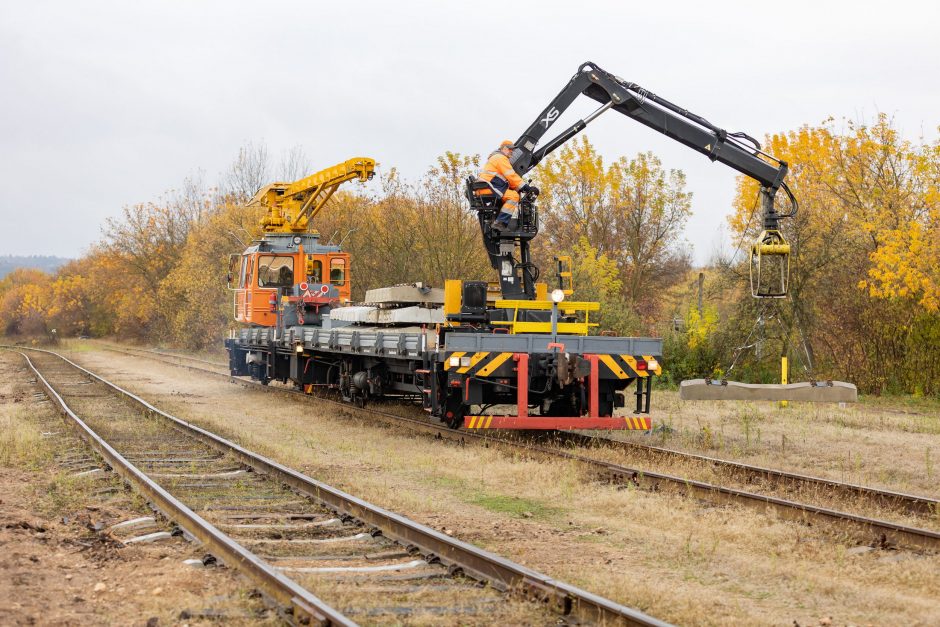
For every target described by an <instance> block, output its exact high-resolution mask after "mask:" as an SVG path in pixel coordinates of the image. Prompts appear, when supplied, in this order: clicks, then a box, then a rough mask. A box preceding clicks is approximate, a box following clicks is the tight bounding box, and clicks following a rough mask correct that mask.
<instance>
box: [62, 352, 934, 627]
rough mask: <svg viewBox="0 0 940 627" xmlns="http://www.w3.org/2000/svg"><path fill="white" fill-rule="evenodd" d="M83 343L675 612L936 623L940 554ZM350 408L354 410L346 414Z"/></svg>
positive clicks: (563, 569) (581, 574) (716, 617)
mask: <svg viewBox="0 0 940 627" xmlns="http://www.w3.org/2000/svg"><path fill="white" fill-rule="evenodd" d="M74 357H75V358H76V359H77V360H78V361H80V362H82V363H84V364H86V365H87V366H89V367H91V368H92V369H96V370H100V371H101V372H102V373H105V374H106V375H107V376H110V377H112V378H113V379H114V380H115V381H116V382H118V383H122V384H124V385H126V386H127V387H128V388H130V389H132V390H133V391H136V392H138V393H140V394H142V395H143V396H144V397H145V398H148V399H150V400H152V401H153V402H155V403H157V404H158V405H160V406H162V407H164V408H166V409H167V410H169V411H172V412H174V413H177V414H178V415H180V416H182V417H184V418H186V419H188V420H191V421H193V422H195V423H197V424H200V425H203V426H206V427H207V428H210V429H212V430H214V431H217V432H220V433H223V434H225V435H228V436H229V437H232V438H233V439H235V440H237V441H239V442H240V443H242V444H244V445H246V446H248V447H249V448H252V449H254V450H258V451H259V452H261V453H263V454H266V455H270V456H272V457H274V458H276V459H278V460H279V461H282V462H284V463H286V464H288V465H291V466H294V467H297V468H301V469H303V470H304V471H305V472H307V473H308V474H311V475H312V476H315V477H317V478H320V479H322V480H324V481H327V482H329V483H332V484H334V485H337V486H338V487H341V488H344V489H347V490H349V491H351V492H353V493H354V494H357V495H359V496H362V497H363V498H366V499H368V500H371V501H373V502H375V503H377V504H380V505H383V506H385V507H388V508H390V509H393V510H395V511H398V512H400V513H402V514H405V515H408V516H410V517H412V518H414V519H416V520H418V521H421V522H424V523H426V524H429V525H431V526H433V527H436V528H438V529H442V530H444V531H445V532H449V533H453V534H454V535H456V536H458V537H460V538H462V539H465V540H468V541H470V542H474V543H476V544H478V545H481V546H484V547H486V548H489V549H491V550H493V551H496V552H498V553H501V554H503V555H506V556H507V557H510V558H512V559H515V560H517V561H520V562H522V563H523V564H526V565H529V566H531V567H533V568H536V569H539V570H542V571H545V572H547V573H548V574H550V575H552V576H555V577H557V578H559V579H562V580H566V581H569V582H571V583H574V584H576V585H580V586H583V587H585V588H587V589H589V590H591V591H593V592H596V593H598V594H602V595H604V596H608V597H610V598H612V599H615V600H617V601H619V602H621V603H624V604H627V605H631V606H634V607H638V608H640V609H643V610H644V611H647V612H649V613H651V614H653V615H654V616H658V617H660V618H663V619H665V620H670V621H673V622H676V623H679V624H787V625H792V624H793V623H794V622H796V623H797V624H799V625H804V626H805V625H814V624H818V623H819V622H820V621H822V622H823V623H825V622H826V621H828V619H829V617H830V616H832V617H833V623H832V624H868V623H873V624H924V625H926V624H935V623H937V622H940V602H938V600H937V596H936V590H937V589H940V558H937V557H935V556H934V557H922V556H916V555H910V554H905V553H894V552H885V551H870V550H866V549H865V548H864V547H861V548H857V547H855V546H854V545H853V544H851V543H846V544H842V543H839V542H835V541H833V540H832V538H830V537H827V536H823V535H821V534H818V533H817V532H815V531H814V530H813V529H810V528H807V527H804V526H801V525H797V524H794V523H789V522H783V521H778V520H775V519H773V518H770V517H766V516H763V515H759V514H756V513H753V512H749V511H745V510H742V509H739V508H736V507H708V506H703V505H702V504H700V503H698V502H695V501H691V500H688V499H685V498H682V497H675V496H664V495H656V494H649V493H643V492H638V491H636V490H630V489H627V490H618V489H617V488H615V487H611V486H606V485H598V484H594V483H590V482H588V481H586V479H585V478H584V477H582V476H581V474H580V471H579V470H578V469H577V468H576V467H573V466H570V465H568V464H566V463H562V462H542V463H539V462H533V461H525V460H515V459H510V458H508V457H506V456H505V455H503V454H501V453H499V452H497V451H493V450H481V449H476V448H470V449H464V448H461V447H458V446H455V445H452V444H446V443H440V442H434V441H430V440H427V439H425V438H421V437H415V436H412V435H409V434H407V433H402V432H398V431H397V430H394V429H386V428H381V427H378V426H376V425H373V424H370V423H369V421H368V420H367V419H364V418H362V417H353V414H352V412H342V410H339V412H338V410H337V409H336V408H335V407H332V406H327V405H322V406H317V405H313V404H308V403H298V402H291V401H289V400H284V399H280V398H274V397H271V396H270V395H267V394H263V393H260V392H256V391H252V390H246V389H243V388H241V387H237V386H233V385H231V384H228V383H225V382H223V381H220V380H218V379H216V378H212V377H208V376H202V375H199V374H196V373H193V372H192V371H188V370H184V369H180V368H176V367H173V366H169V365H164V364H159V363H156V362H153V361H149V360H146V359H143V358H133V357H125V356H122V355H117V354H114V353H104V352H100V353H99V352H94V351H87V352H81V353H75V355H74ZM341 413H345V414H346V415H345V416H343V415H340V414H341Z"/></svg>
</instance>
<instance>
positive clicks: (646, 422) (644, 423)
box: [624, 416, 653, 431]
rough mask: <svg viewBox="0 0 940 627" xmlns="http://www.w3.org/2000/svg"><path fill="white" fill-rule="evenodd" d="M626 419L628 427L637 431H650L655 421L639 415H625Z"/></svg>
mask: <svg viewBox="0 0 940 627" xmlns="http://www.w3.org/2000/svg"><path fill="white" fill-rule="evenodd" d="M624 420H626V421H627V428H628V429H635V430H637V431H649V430H650V428H651V424H652V422H653V421H652V420H651V419H650V418H640V417H639V416H625V417H624Z"/></svg>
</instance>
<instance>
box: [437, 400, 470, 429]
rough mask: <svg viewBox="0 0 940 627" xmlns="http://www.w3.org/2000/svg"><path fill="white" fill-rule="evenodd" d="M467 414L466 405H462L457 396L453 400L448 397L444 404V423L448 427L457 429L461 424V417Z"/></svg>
mask: <svg viewBox="0 0 940 627" xmlns="http://www.w3.org/2000/svg"><path fill="white" fill-rule="evenodd" d="M466 414H467V407H466V405H464V404H463V403H462V402H461V401H460V399H459V397H458V398H457V399H456V400H455V399H454V398H448V399H447V403H446V404H445V405H444V418H443V420H444V424H445V425H447V426H448V427H450V428H451V429H459V428H460V427H462V426H463V417H464V416H465V415H466Z"/></svg>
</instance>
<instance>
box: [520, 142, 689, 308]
mask: <svg viewBox="0 0 940 627" xmlns="http://www.w3.org/2000/svg"><path fill="white" fill-rule="evenodd" d="M538 183H539V185H540V188H541V190H542V195H541V196H540V199H539V201H540V202H539V209H540V218H541V220H542V236H541V238H540V241H538V242H537V244H536V250H537V252H538V256H539V259H540V262H541V263H542V264H543V265H544V264H545V261H546V259H550V258H551V256H552V255H557V254H559V253H560V252H564V251H575V250H576V248H577V246H578V244H579V242H580V241H581V238H586V239H587V241H588V242H590V244H591V246H593V247H594V248H596V250H597V252H598V254H601V255H605V256H606V257H607V258H609V259H610V260H612V261H613V262H614V263H615V264H616V266H617V270H618V273H619V277H620V281H621V282H622V291H623V295H624V297H625V299H626V302H627V303H629V306H630V307H632V308H633V309H634V311H636V312H637V313H640V314H642V315H643V316H645V317H646V318H647V319H652V318H654V317H655V316H656V314H657V313H658V311H659V298H658V295H659V294H660V293H661V292H662V291H663V290H665V289H667V288H668V287H669V286H670V285H672V284H674V283H675V282H676V281H678V280H679V279H680V278H681V277H682V276H683V275H684V273H685V272H686V271H687V270H688V268H689V266H690V263H691V259H690V254H689V251H688V248H687V246H686V245H685V242H684V240H683V238H682V232H683V229H684V227H685V223H686V221H687V219H688V216H689V214H690V213H691V202H692V195H691V193H689V192H687V191H685V176H684V175H683V174H682V172H680V171H678V170H669V171H667V170H665V169H664V168H663V167H662V163H661V162H660V160H659V159H658V158H657V157H656V156H655V155H653V154H652V153H648V152H647V153H640V154H638V155H637V156H636V157H635V158H632V159H628V158H626V157H621V158H620V159H618V160H617V161H615V162H614V163H613V164H611V165H610V166H608V167H605V166H604V162H603V159H602V158H601V156H600V155H599V154H598V153H597V151H596V150H595V148H594V147H593V146H592V145H591V143H590V141H589V140H588V139H587V138H586V137H583V136H582V137H581V139H580V140H575V141H574V142H571V143H570V144H568V145H566V146H565V147H563V148H562V149H561V150H560V151H559V152H558V153H556V154H555V155H553V156H552V157H550V158H548V159H547V160H546V161H545V162H543V163H542V164H541V165H540V166H539V169H538Z"/></svg>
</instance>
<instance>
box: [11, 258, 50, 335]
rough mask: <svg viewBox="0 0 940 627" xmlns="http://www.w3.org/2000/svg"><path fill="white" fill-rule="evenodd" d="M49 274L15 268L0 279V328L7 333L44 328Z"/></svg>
mask: <svg viewBox="0 0 940 627" xmlns="http://www.w3.org/2000/svg"><path fill="white" fill-rule="evenodd" d="M51 284H52V277H50V276H49V275H48V274H46V273H45V272H43V271H42V270H34V269H31V268H17V269H16V270H14V271H13V272H11V273H10V274H8V275H7V276H5V277H4V278H3V279H2V280H0V328H2V329H3V332H4V333H5V334H7V335H38V334H44V333H45V332H46V331H47V320H48V310H49V306H50V303H51V301H52V294H51Z"/></svg>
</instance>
